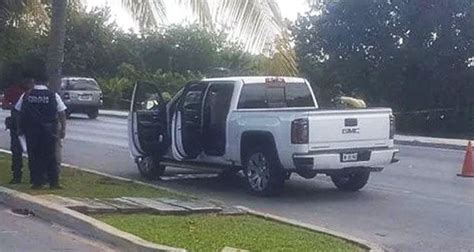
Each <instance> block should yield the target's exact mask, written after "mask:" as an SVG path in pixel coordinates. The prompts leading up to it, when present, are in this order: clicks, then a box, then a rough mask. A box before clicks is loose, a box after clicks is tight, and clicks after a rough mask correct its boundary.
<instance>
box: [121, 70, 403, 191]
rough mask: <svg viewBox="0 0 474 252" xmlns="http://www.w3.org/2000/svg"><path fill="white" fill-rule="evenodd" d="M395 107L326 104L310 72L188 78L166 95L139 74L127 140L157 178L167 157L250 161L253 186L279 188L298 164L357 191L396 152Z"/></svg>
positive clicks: (223, 165) (204, 163)
mask: <svg viewBox="0 0 474 252" xmlns="http://www.w3.org/2000/svg"><path fill="white" fill-rule="evenodd" d="M394 134H395V129H394V118H393V116H392V111H391V109H387V108H377V109H361V110H321V109H319V108H318V103H317V101H316V98H315V96H314V94H313V92H312V89H311V86H310V85H309V83H308V81H306V80H305V79H301V78H292V77H232V78H219V79H204V80H201V81H195V82H191V83H188V84H187V85H186V86H185V87H184V88H183V89H182V90H181V91H180V92H178V93H177V94H176V95H175V97H174V98H173V99H171V101H167V102H165V101H164V100H163V98H162V93H161V92H160V90H159V86H158V85H154V84H152V83H145V82H141V83H137V85H136V87H135V90H134V94H133V100H132V105H131V111H130V115H129V140H130V141H129V145H130V151H131V154H132V156H133V157H134V159H135V161H136V163H137V166H138V169H139V171H140V173H141V174H142V175H143V176H144V177H146V178H149V179H156V178H159V177H160V176H161V175H163V173H164V170H165V167H166V166H178V167H188V168H202V169H210V168H212V169H214V170H216V169H217V170H220V171H222V172H237V171H239V170H243V173H244V174H245V178H246V179H245V181H246V184H247V187H248V189H249V191H250V192H252V193H255V194H258V195H272V194H275V193H278V192H280V191H281V190H282V188H283V185H284V182H285V180H287V179H289V178H290V175H291V174H292V173H297V174H299V175H300V176H302V177H304V178H308V179H310V178H314V177H315V176H316V175H317V174H325V175H328V176H330V177H331V178H332V181H333V182H334V184H335V185H336V186H337V187H338V188H339V189H341V190H349V191H357V190H359V189H361V188H362V187H364V186H365V185H366V184H367V181H368V179H369V175H370V172H377V171H381V170H382V169H383V167H384V166H386V165H389V164H391V163H394V162H397V161H398V159H397V153H398V150H397V149H395V148H394V143H393V137H394Z"/></svg>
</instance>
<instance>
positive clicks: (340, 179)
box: [331, 171, 370, 192]
mask: <svg viewBox="0 0 474 252" xmlns="http://www.w3.org/2000/svg"><path fill="white" fill-rule="evenodd" d="M369 177H370V171H356V172H351V173H347V174H338V175H333V176H331V179H332V182H333V183H334V185H336V187H337V188H338V189H339V190H342V191H351V192H355V191H358V190H360V189H362V188H363V187H364V186H365V185H366V184H367V182H368V181H369Z"/></svg>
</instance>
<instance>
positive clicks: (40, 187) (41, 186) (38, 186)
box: [30, 185, 43, 190]
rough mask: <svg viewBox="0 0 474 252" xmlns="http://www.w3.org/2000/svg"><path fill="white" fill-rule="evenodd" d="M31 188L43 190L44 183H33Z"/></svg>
mask: <svg viewBox="0 0 474 252" xmlns="http://www.w3.org/2000/svg"><path fill="white" fill-rule="evenodd" d="M30 188H31V189H32V190H41V189H43V185H32V186H31V187H30Z"/></svg>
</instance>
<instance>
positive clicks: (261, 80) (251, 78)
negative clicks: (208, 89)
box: [203, 76, 306, 84]
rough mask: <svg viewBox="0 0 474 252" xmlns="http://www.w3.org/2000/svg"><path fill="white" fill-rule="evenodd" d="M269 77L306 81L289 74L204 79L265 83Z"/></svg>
mask: <svg viewBox="0 0 474 252" xmlns="http://www.w3.org/2000/svg"><path fill="white" fill-rule="evenodd" d="M268 79H283V80H284V81H285V82H286V83H302V82H306V80H305V79H303V78H298V77H287V76H234V77H225V78H206V79H204V80H203V81H232V82H235V81H241V82H242V83H243V84H257V83H265V82H266V81H267V80H268Z"/></svg>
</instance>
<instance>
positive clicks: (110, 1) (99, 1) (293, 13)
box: [85, 0, 308, 30]
mask: <svg viewBox="0 0 474 252" xmlns="http://www.w3.org/2000/svg"><path fill="white" fill-rule="evenodd" d="M210 1H211V2H217V1H219V0H210ZM276 1H277V2H278V4H279V5H280V9H281V12H282V15H283V17H285V18H288V19H289V20H292V21H293V20H295V19H296V18H297V16H298V13H304V12H306V11H307V10H308V6H307V4H306V0H276ZM85 2H86V5H87V7H88V8H92V7H96V6H106V5H107V6H110V8H111V10H112V18H113V19H114V20H115V21H116V22H117V24H118V25H119V26H120V27H122V28H123V29H125V30H129V29H136V28H137V26H136V24H135V23H134V21H133V19H132V18H131V17H130V15H129V14H128V13H127V12H126V11H125V10H124V9H123V8H122V7H121V4H120V2H121V0H86V1H85ZM169 2H171V1H169ZM167 9H168V20H169V22H170V23H186V22H192V20H191V19H190V18H189V16H190V13H189V11H188V12H185V13H184V15H183V10H182V8H179V6H177V5H175V4H169V5H168V6H167Z"/></svg>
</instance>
